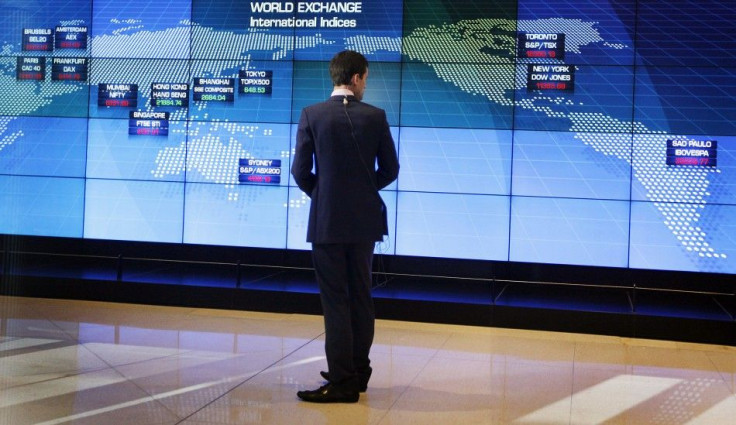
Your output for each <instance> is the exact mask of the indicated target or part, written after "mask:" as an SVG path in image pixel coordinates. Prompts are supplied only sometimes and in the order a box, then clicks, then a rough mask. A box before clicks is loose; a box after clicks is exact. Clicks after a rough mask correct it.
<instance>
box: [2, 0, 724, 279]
mask: <svg viewBox="0 0 736 425" xmlns="http://www.w3.org/2000/svg"><path fill="white" fill-rule="evenodd" d="M262 3H265V2H258V1H253V2H250V1H249V2H244V1H238V0H206V1H205V0H165V1H148V0H143V1H133V2H121V1H112V0H65V1H61V2H42V1H35V0H32V1H27V0H10V1H1V2H0V5H2V9H3V11H4V14H3V16H2V17H0V41H1V42H2V45H3V49H2V50H0V204H1V205H2V206H3V207H2V209H1V210H0V233H4V234H11V235H34V236H52V237H75V238H90V239H110V240H126V241H150V242H168V243H185V244H204V245H225V246H244V247H258V248H275V249H293V250H308V249H310V246H309V244H307V243H306V241H305V238H306V223H307V216H308V211H309V198H308V197H306V195H304V194H303V193H301V191H299V189H298V188H297V187H296V185H295V184H294V183H293V182H292V180H291V177H290V175H289V166H290V160H291V155H292V153H293V149H294V145H295V134H296V123H297V122H298V120H299V116H300V113H301V110H302V108H303V107H305V106H307V105H310V104H312V103H315V102H319V101H322V100H324V99H326V98H327V97H328V96H329V93H330V91H331V89H332V87H331V86H332V84H331V82H330V81H329V74H328V71H327V66H328V62H329V59H330V58H331V57H332V55H334V53H336V52H338V51H341V50H343V49H354V50H358V51H360V52H362V53H363V54H364V55H365V56H366V57H367V58H368V60H369V62H370V74H369V75H370V76H369V80H368V86H367V91H366V95H365V98H364V101H365V102H367V103H371V104H373V105H375V106H378V107H380V108H383V109H384V110H385V111H386V115H387V118H388V121H389V124H390V126H391V131H392V135H393V137H394V141H395V143H396V148H397V151H398V154H399V158H400V162H401V172H400V175H399V179H398V181H397V182H396V183H393V184H392V185H390V186H389V187H388V188H386V189H385V190H383V191H382V193H381V196H382V197H383V199H384V201H385V202H386V204H387V207H388V213H389V227H390V229H389V230H390V236H389V237H388V238H387V239H386V240H385V241H384V242H383V243H382V244H380V245H379V246H377V248H376V252H381V253H384V254H389V255H402V256H423V257H443V258H460V259H474V260H495V261H517V262H535V263H549V264H569V265H584V266H606V267H618V268H637V269H653V270H672V271H696V272H715V273H727V274H736V119H734V118H735V117H736V65H735V64H736V32H735V31H733V22H734V20H736V4H734V3H733V2H732V1H726V0H708V1H706V2H702V1H690V0H682V1H677V2H674V3H673V2H669V1H660V0H655V1H643V0H617V1H594V2H582V1H573V0H547V1H541V0H514V1H507V0H497V1H487V2H470V1H460V2H458V1H449V0H429V1H424V0H422V1H419V0H403V1H399V0H382V1H374V2H358V3H359V4H360V11H359V12H356V13H349V12H345V13H342V12H330V11H323V12H321V13H319V14H316V13H312V12H300V11H299V9H298V3H299V2H298V1H277V2H273V3H278V4H279V5H280V8H279V9H278V10H275V11H271V12H264V11H259V10H257V8H256V7H255V6H254V5H255V4H262ZM338 3H345V2H337V3H336V4H338ZM289 5H294V8H293V10H291V11H290V9H289V8H290V6H289ZM322 18H324V19H327V20H329V19H333V18H334V20H335V21H340V22H343V23H348V24H349V25H348V26H347V27H341V28H330V27H324V26H322V27H318V28H311V27H308V26H299V27H297V26H296V25H295V24H289V23H288V22H294V21H295V20H305V21H304V22H306V20H309V19H316V21H315V22H317V23H319V22H321V21H320V19H322ZM258 20H260V21H258ZM289 20H291V21H289ZM257 21H258V22H261V24H257V25H255V24H254V22H257ZM263 22H267V23H268V24H263ZM280 22H287V23H286V24H283V23H280ZM305 25H306V24H305ZM353 25H354V26H353ZM58 26H67V27H84V28H86V29H87V37H88V39H87V46H86V48H79V49H74V48H55V49H53V50H51V51H44V50H24V48H23V43H22V40H23V31H24V29H52V30H53V29H55V28H56V27H58ZM520 32H523V33H539V34H564V35H565V46H564V57H555V58H547V59H542V58H527V57H519V55H518V53H517V52H518V49H517V48H518V46H517V43H518V38H517V37H518V33H520ZM27 56H30V57H41V58H43V59H44V60H45V61H46V64H45V71H44V77H45V78H44V79H43V80H41V81H28V80H19V79H18V78H17V69H16V68H17V63H18V62H17V60H18V58H19V57H27ZM59 57H63V58H83V59H85V60H86V61H87V66H88V76H87V79H86V80H83V81H73V80H66V81H56V80H53V79H52V64H51V61H52V60H53V58H59ZM530 65H548V66H567V67H569V68H570V69H571V70H572V72H574V89H573V90H569V91H559V90H530V89H529V88H528V87H527V83H528V78H529V76H528V75H527V74H528V69H529V66H530ZM246 71H254V72H266V73H268V74H269V75H271V84H270V86H269V87H270V93H239V91H238V89H239V88H240V80H239V77H240V75H241V73H243V72H246ZM196 78H207V79H223V78H234V79H235V88H234V89H235V93H234V95H233V96H232V99H231V100H225V101H214V100H206V101H195V100H194V96H193V95H194V80H195V79H196ZM153 83H174V84H176V83H180V84H188V105H182V106H177V107H174V106H167V107H162V106H153V104H152V102H151V100H152V87H151V86H152V84H153ZM99 84H136V85H137V87H138V92H137V97H136V99H135V100H136V106H135V107H130V106H99V103H98V100H99ZM131 112H166V113H168V117H169V121H168V134H166V135H138V134H129V127H130V114H131ZM671 140H680V141H685V142H693V143H695V144H697V143H703V142H706V141H714V142H716V143H717V149H716V150H714V151H713V152H712V154H713V157H711V158H710V159H711V160H712V161H713V162H711V164H710V165H668V164H667V144H668V141H671ZM247 159H257V160H279V161H280V163H281V165H280V170H278V171H280V175H279V176H280V180H279V182H278V183H255V182H250V183H245V182H241V181H240V180H239V174H240V171H241V170H240V166H239V164H240V161H241V160H247Z"/></svg>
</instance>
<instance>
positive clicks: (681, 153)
mask: <svg viewBox="0 0 736 425" xmlns="http://www.w3.org/2000/svg"><path fill="white" fill-rule="evenodd" d="M667 165H699V166H706V167H716V166H717V165H718V141H717V140H690V139H670V140H667Z"/></svg>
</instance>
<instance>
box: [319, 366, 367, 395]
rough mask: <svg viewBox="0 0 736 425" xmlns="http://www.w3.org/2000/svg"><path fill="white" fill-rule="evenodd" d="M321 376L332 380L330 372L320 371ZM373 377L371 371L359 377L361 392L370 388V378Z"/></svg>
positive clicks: (326, 379)
mask: <svg viewBox="0 0 736 425" xmlns="http://www.w3.org/2000/svg"><path fill="white" fill-rule="evenodd" d="M319 376H321V377H322V378H324V380H325V381H327V382H329V381H330V372H325V371H324V370H323V371H320V372H319ZM369 379H371V372H368V374H367V375H360V376H359V377H358V391H360V392H361V393H364V392H365V391H366V390H367V389H368V380H369Z"/></svg>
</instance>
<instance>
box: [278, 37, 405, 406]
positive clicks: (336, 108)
mask: <svg viewBox="0 0 736 425" xmlns="http://www.w3.org/2000/svg"><path fill="white" fill-rule="evenodd" d="M330 77H331V78H332V82H333V85H334V90H333V92H332V95H331V96H330V98H329V99H328V100H327V101H325V102H321V103H318V104H315V105H311V106H308V107H306V108H304V110H302V114H301V118H300V119H299V128H298V131H297V136H296V150H295V152H294V158H293V163H292V166H291V173H292V175H293V176H294V180H295V181H296V184H297V185H298V186H299V188H300V189H301V190H302V191H304V193H306V194H307V195H308V196H309V197H310V198H311V207H310V210H309V224H308V228H307V242H311V243H312V260H313V263H314V269H315V272H316V277H317V282H318V283H319V288H320V299H321V302H322V310H323V314H324V321H325V354H326V356H327V366H328V371H327V372H321V374H322V376H323V377H324V378H325V379H327V384H326V385H324V386H322V387H320V388H319V389H316V390H313V391H299V392H298V393H297V396H298V397H299V398H300V399H302V400H304V401H309V402H317V403H334V402H343V403H344V402H357V401H358V399H359V392H361V391H365V389H366V387H367V385H368V380H369V379H370V376H371V372H372V369H371V366H370V359H369V357H368V355H369V352H370V348H371V345H372V343H373V334H374V323H375V313H374V309H373V298H372V296H371V281H372V278H371V268H372V263H373V249H374V247H375V243H376V242H378V241H381V240H382V239H383V236H384V235H387V234H388V223H387V218H386V206H385V205H384V203H383V200H382V199H381V196H380V195H379V193H378V191H379V190H380V189H383V188H384V187H386V186H388V185H389V184H390V183H391V182H393V181H394V180H396V178H397V176H398V174H399V161H398V158H397V156H396V148H395V147H394V141H393V138H392V137H391V133H390V131H389V125H388V121H387V120H386V113H385V111H383V110H382V109H379V108H376V107H374V106H371V105H368V104H366V103H362V102H361V100H362V99H363V92H364V91H365V87H366V79H367V78H368V61H367V60H366V58H365V57H364V56H363V55H361V54H360V53H358V52H354V51H349V50H346V51H343V52H341V53H338V54H337V55H335V56H334V57H333V58H332V60H331V61H330ZM376 164H377V167H376Z"/></svg>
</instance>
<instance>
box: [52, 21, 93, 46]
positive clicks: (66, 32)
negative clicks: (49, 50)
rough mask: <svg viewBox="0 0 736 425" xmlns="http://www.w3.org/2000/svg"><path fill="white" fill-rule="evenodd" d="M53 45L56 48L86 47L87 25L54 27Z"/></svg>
mask: <svg viewBox="0 0 736 425" xmlns="http://www.w3.org/2000/svg"><path fill="white" fill-rule="evenodd" d="M54 45H55V46H56V48H57V49H86V48H87V27H83V26H74V27H71V26H70V27H56V37H55V44H54Z"/></svg>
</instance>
